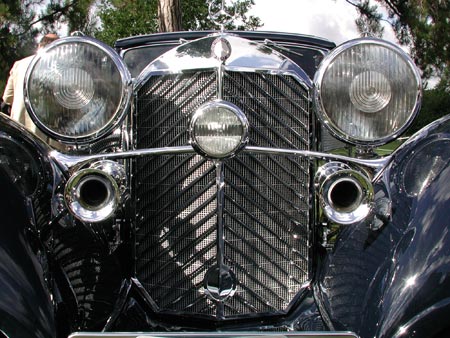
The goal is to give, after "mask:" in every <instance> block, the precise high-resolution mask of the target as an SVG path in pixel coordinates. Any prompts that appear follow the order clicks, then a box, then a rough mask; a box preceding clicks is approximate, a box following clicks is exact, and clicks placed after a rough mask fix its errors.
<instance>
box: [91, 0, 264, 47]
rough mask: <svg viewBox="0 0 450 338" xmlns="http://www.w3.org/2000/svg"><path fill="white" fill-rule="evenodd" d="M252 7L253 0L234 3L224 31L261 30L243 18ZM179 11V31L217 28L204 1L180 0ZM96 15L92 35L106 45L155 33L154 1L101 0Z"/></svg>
mask: <svg viewBox="0 0 450 338" xmlns="http://www.w3.org/2000/svg"><path fill="white" fill-rule="evenodd" d="M216 2H217V3H219V2H220V1H219V0H217V1H216ZM252 5H254V0H237V1H236V3H235V8H231V7H230V8H227V10H228V11H230V12H231V13H233V14H235V20H234V21H233V22H232V23H230V24H228V25H226V28H227V29H240V30H242V29H250V30H254V29H256V28H258V27H261V26H262V24H261V21H260V19H259V18H257V17H254V16H248V15H247V12H248V10H249V9H250V7H251V6H252ZM181 12H182V25H183V30H207V29H219V28H220V27H218V26H217V25H215V24H214V23H213V22H212V21H211V19H210V18H209V17H208V4H207V3H206V1H205V0H183V1H182V2H181ZM98 15H99V18H100V20H101V22H102V24H101V27H99V29H98V30H97V31H96V32H95V33H94V36H95V37H96V38H97V39H99V40H102V41H104V42H106V43H107V44H109V45H113V44H114V41H116V40H117V39H120V38H124V37H127V36H134V35H141V34H149V33H155V32H157V31H158V16H157V0H103V1H102V2H101V5H100V10H99V13H98Z"/></svg>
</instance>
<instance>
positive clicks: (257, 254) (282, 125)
mask: <svg viewBox="0 0 450 338" xmlns="http://www.w3.org/2000/svg"><path fill="white" fill-rule="evenodd" d="M223 83H224V87H223V95H224V97H223V98H224V99H225V100H227V101H230V102H232V103H234V104H236V105H237V106H239V107H240V108H241V109H242V110H243V112H244V113H245V114H246V115H247V118H248V119H249V122H250V143H251V145H257V146H264V147H278V148H294V149H309V147H310V146H309V134H310V118H311V117H310V108H309V107H310V104H309V96H308V92H307V91H306V90H305V89H304V88H303V87H302V86H301V85H300V84H299V83H298V82H297V81H296V80H295V79H293V78H291V77H289V76H284V75H283V76H279V75H269V74H259V73H245V74H244V73H237V72H228V73H226V74H225V77H224V81H223ZM216 93H217V80H216V75H215V73H214V72H193V73H183V74H175V75H165V76H155V77H151V78H150V79H149V81H148V82H147V84H146V85H144V86H143V87H142V89H141V90H140V92H139V93H138V97H137V111H138V112H139V114H138V115H137V116H136V122H137V123H136V129H135V137H136V146H137V148H149V147H167V146H178V145H186V144H188V134H187V130H186V128H187V125H188V122H189V117H190V114H192V113H193V112H194V111H195V110H196V109H197V108H198V107H199V106H200V105H201V104H203V103H205V102H207V101H210V100H212V99H214V98H215V97H216ZM134 174H135V175H134V177H135V180H134V195H135V198H136V204H135V205H136V214H137V215H138V216H137V218H136V227H137V233H136V235H137V236H136V240H137V243H136V259H137V261H136V272H137V277H138V279H139V280H140V281H141V283H142V284H143V285H144V287H145V288H146V290H147V291H148V293H149V295H150V296H151V297H152V299H153V300H154V301H155V304H156V305H157V307H158V309H159V310H162V311H177V312H183V313H189V314H196V313H201V314H208V315H213V316H214V315H216V311H217V306H216V303H214V302H212V301H211V300H209V299H207V298H206V297H205V295H204V293H203V278H204V275H205V273H206V271H207V270H208V269H209V268H210V267H211V266H213V265H215V264H216V263H217V260H216V256H217V252H216V247H217V245H216V241H217V238H216V231H217V228H216V227H217V225H216V224H217V222H216V212H217V203H216V181H215V180H216V177H215V167H214V165H213V163H212V162H209V161H206V160H204V159H203V158H201V157H200V156H198V155H176V156H157V157H153V158H140V159H137V160H136V163H135V172H134ZM224 175H225V183H226V187H225V210H224V221H225V263H226V264H227V265H229V266H230V267H231V268H232V269H233V271H234V273H235V275H236V277H237V279H238V287H237V291H236V293H235V295H234V296H233V297H232V298H230V299H229V300H227V301H226V302H225V304H224V314H225V315H226V316H235V315H240V314H249V313H272V312H279V311H284V310H287V308H288V305H289V303H290V302H291V301H292V300H293V298H294V297H295V295H296V294H297V292H298V290H299V289H300V286H301V285H302V284H303V283H304V282H305V281H306V280H308V278H309V274H308V273H309V272H308V230H309V229H308V223H309V204H310V201H309V163H308V162H307V161H306V160H304V159H298V158H291V157H281V156H272V155H264V154H259V155H255V154H241V155H239V156H237V157H235V158H233V159H231V160H227V161H226V163H225V170H224Z"/></svg>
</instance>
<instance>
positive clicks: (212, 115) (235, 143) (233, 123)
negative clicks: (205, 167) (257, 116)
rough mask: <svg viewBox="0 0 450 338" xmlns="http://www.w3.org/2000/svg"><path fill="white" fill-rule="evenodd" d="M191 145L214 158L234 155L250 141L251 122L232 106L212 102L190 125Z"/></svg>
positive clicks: (196, 114) (200, 111) (224, 102)
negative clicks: (249, 125) (249, 127)
mask: <svg viewBox="0 0 450 338" xmlns="http://www.w3.org/2000/svg"><path fill="white" fill-rule="evenodd" d="M189 129H190V135H191V143H192V145H193V146H194V148H196V149H197V150H198V151H199V152H200V153H201V154H202V155H204V156H206V157H210V158H224V157H230V156H233V155H234V154H235V153H236V151H238V150H239V149H240V148H242V147H243V146H244V145H245V144H246V143H247V142H248V121H247V118H246V116H245V115H244V113H243V112H242V111H241V110H240V109H239V108H238V107H237V106H235V105H233V104H232V103H229V102H226V101H221V100H217V101H212V102H208V103H206V104H204V105H202V106H201V107H200V108H199V109H198V110H197V111H196V112H195V113H194V115H193V117H192V120H191V124H190V128H189Z"/></svg>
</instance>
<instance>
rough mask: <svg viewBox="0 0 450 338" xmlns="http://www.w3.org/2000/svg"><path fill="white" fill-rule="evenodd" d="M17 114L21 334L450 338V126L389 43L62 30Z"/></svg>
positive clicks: (11, 263) (3, 274)
mask: <svg viewBox="0 0 450 338" xmlns="http://www.w3.org/2000/svg"><path fill="white" fill-rule="evenodd" d="M25 100H26V106H27V109H28V111H29V113H30V115H31V116H32V117H33V120H34V121H35V123H36V124H37V125H38V126H39V128H40V129H41V130H42V131H44V132H45V133H46V134H47V135H48V136H50V137H52V138H53V139H55V140H58V141H59V142H60V143H61V144H64V148H63V149H61V150H54V149H52V148H50V147H49V146H48V145H47V144H45V143H44V142H43V141H41V140H40V139H38V138H36V137H35V136H34V135H32V134H30V133H29V132H28V131H27V130H26V129H24V128H23V127H22V126H20V125H19V124H17V123H16V122H14V121H13V120H11V119H10V118H9V117H7V116H3V115H1V116H0V180H1V181H0V182H1V183H0V184H1V189H2V193H1V196H2V203H1V204H0V219H1V221H0V227H1V229H2V232H1V233H2V236H0V250H1V252H2V255H1V257H2V258H1V261H0V285H1V291H0V292H1V297H0V330H1V332H3V333H4V335H6V336H8V337H67V336H68V335H70V337H74V338H75V337H166V336H167V337H168V336H191V337H214V336H217V337H219V336H221V337H253V336H270V337H284V336H294V337H357V336H358V337H444V336H446V334H448V333H449V328H450V325H449V323H448V322H447V321H446V319H447V318H449V315H450V298H449V295H450V278H449V268H450V261H449V260H450V258H449V257H450V256H449V250H450V238H449V233H448V220H449V219H450V203H449V197H450V189H448V182H449V179H450V167H449V166H448V162H449V159H450V134H449V133H450V120H449V118H448V117H446V118H443V119H441V120H438V121H436V122H434V123H432V124H431V125H429V126H427V127H425V128H424V129H423V130H421V131H420V132H419V133H417V134H416V135H414V136H412V137H410V138H409V139H408V141H406V142H405V143H404V144H403V145H402V146H400V147H399V148H398V149H397V150H395V151H394V152H393V153H392V154H390V155H386V156H378V155H377V147H378V146H380V145H383V144H385V143H387V142H390V141H392V140H395V139H396V138H398V137H399V136H400V135H401V134H402V133H403V132H404V131H405V130H406V129H407V128H408V126H409V125H410V124H411V122H412V120H413V118H414V116H415V115H416V114H417V112H418V111H419V108H420V101H421V82H420V77H419V75H418V71H417V69H416V68H415V66H414V64H413V63H412V61H411V60H410V59H409V57H407V56H406V55H405V54H404V53H403V51H401V50H400V49H399V48H397V47H396V46H394V45H391V44H390V43H387V42H384V41H381V40H378V39H373V38H362V39H357V40H353V41H349V42H347V43H344V44H343V45H341V46H338V47H336V46H335V45H334V44H333V43H331V42H329V41H326V40H322V39H319V38H315V37H309V36H301V35H295V34H281V33H265V32H224V31H222V32H180V33H167V34H155V35H149V36H140V37H133V38H129V39H123V40H120V41H117V43H116V50H113V49H111V48H109V47H107V46H105V45H104V44H102V43H101V42H99V41H96V40H94V39H91V38H87V37H68V38H64V39H60V40H58V41H56V42H54V43H53V44H51V45H50V46H48V47H47V48H46V49H45V51H44V52H43V53H39V55H38V56H36V57H35V59H34V60H33V62H32V64H31V65H30V67H29V69H28V72H27V77H26V83H25Z"/></svg>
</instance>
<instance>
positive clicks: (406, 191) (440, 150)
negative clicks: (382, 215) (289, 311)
mask: <svg viewBox="0 0 450 338" xmlns="http://www.w3.org/2000/svg"><path fill="white" fill-rule="evenodd" d="M449 164H450V122H449V118H448V117H446V118H444V119H441V120H439V121H437V122H435V123H433V124H432V125H431V126H429V127H427V128H425V129H424V130H422V131H421V132H420V133H419V134H418V135H416V136H415V137H413V138H412V139H411V140H410V141H409V142H408V143H407V144H406V145H405V146H404V147H402V148H401V149H399V151H398V152H397V153H396V154H395V159H394V161H393V163H392V164H391V166H390V168H389V170H388V171H387V172H386V174H385V177H387V178H388V182H389V184H390V187H389V189H390V191H391V195H392V208H393V217H392V223H393V225H394V226H397V228H398V230H399V231H400V232H401V236H400V238H399V241H398V242H397V244H396V245H395V247H394V250H393V251H392V255H391V256H390V260H389V263H388V264H386V265H385V268H384V269H380V271H379V273H378V276H377V278H376V279H375V283H374V284H373V286H374V287H373V288H372V290H373V291H374V294H373V295H372V296H371V297H369V298H368V299H369V302H368V303H370V302H372V306H373V304H376V307H375V308H371V309H370V311H368V312H367V314H366V317H365V319H366V320H367V319H368V318H369V317H370V316H372V317H373V315H374V314H378V320H377V321H375V322H374V324H375V327H376V330H375V327H374V328H373V329H374V330H375V331H376V337H444V336H446V334H448V333H449V332H450V322H448V318H450V185H449V182H450V166H449ZM405 209H406V210H408V212H407V213H406V214H405ZM402 213H403V214H402ZM376 299H378V301H376ZM372 306H367V308H368V309H369V308H370V307H372Z"/></svg>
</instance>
